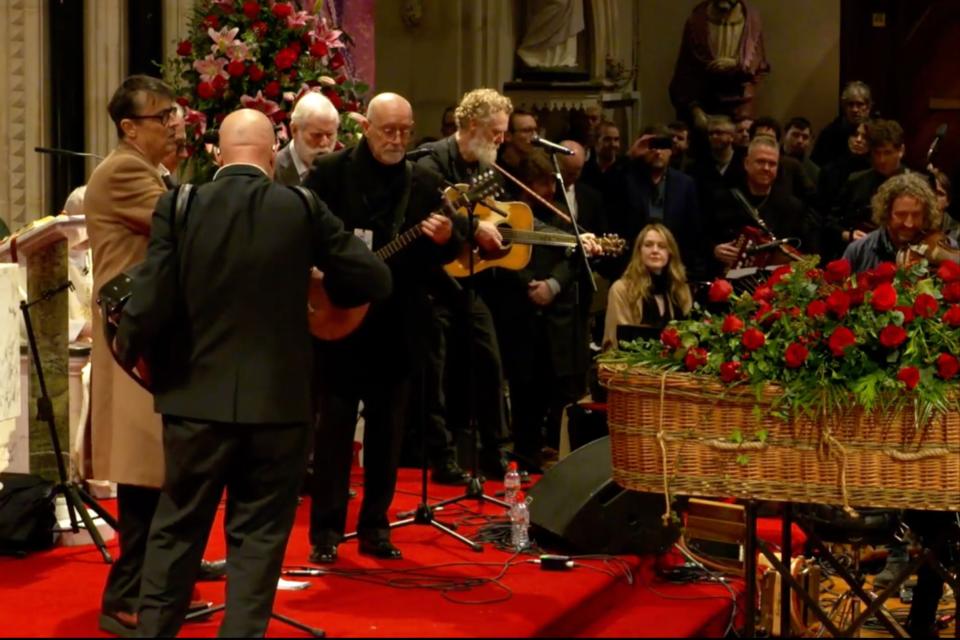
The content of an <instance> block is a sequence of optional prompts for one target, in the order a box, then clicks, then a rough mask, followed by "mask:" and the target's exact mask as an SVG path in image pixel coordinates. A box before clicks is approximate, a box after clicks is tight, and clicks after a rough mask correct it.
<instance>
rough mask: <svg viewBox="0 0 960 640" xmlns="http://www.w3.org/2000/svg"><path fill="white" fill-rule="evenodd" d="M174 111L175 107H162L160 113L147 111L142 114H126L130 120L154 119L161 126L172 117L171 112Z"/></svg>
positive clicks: (175, 110)
mask: <svg viewBox="0 0 960 640" xmlns="http://www.w3.org/2000/svg"><path fill="white" fill-rule="evenodd" d="M176 112H177V108H176V107H169V108H167V109H164V110H163V111H161V112H160V113H149V114H144V115H135V116H127V118H129V119H130V120H156V121H157V122H159V123H160V124H161V125H162V126H164V127H165V126H167V125H168V124H169V123H170V118H172V117H173V114H175V113H176Z"/></svg>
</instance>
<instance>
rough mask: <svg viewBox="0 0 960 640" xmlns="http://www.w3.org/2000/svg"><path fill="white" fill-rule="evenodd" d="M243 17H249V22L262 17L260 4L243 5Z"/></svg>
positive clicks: (249, 3) (247, 3)
mask: <svg viewBox="0 0 960 640" xmlns="http://www.w3.org/2000/svg"><path fill="white" fill-rule="evenodd" d="M243 15H245V16H247V20H254V19H256V17H257V16H258V15H260V3H259V2H250V1H249V0H248V1H247V2H244V3H243Z"/></svg>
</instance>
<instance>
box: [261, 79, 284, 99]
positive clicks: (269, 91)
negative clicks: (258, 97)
mask: <svg viewBox="0 0 960 640" xmlns="http://www.w3.org/2000/svg"><path fill="white" fill-rule="evenodd" d="M263 95H265V96H267V97H268V98H276V97H277V96H278V95H280V83H279V82H277V81H276V80H272V81H270V82H268V83H267V86H265V87H264V88H263Z"/></svg>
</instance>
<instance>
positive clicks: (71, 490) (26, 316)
mask: <svg viewBox="0 0 960 640" xmlns="http://www.w3.org/2000/svg"><path fill="white" fill-rule="evenodd" d="M67 288H73V284H72V283H71V282H70V281H69V280H67V281H66V282H64V283H63V284H62V285H60V286H59V287H56V288H54V289H50V290H48V291H45V292H43V294H41V296H40V297H39V298H37V299H36V300H32V301H30V302H27V301H26V300H21V301H20V311H21V312H22V313H23V323H24V325H25V326H26V329H27V341H28V342H29V343H30V352H31V353H32V354H33V365H34V368H35V369H36V371H37V384H38V388H39V390H40V395H39V397H38V398H37V419H39V420H43V421H45V422H46V423H47V426H48V427H49V428H50V442H51V443H52V444H53V453H54V456H55V457H56V459H57V474H58V477H59V478H60V481H59V482H58V483H57V484H56V485H54V487H53V495H57V494H62V495H63V499H64V500H65V501H66V503H67V514H68V515H69V517H70V530H71V531H73V533H80V525H79V524H78V523H77V512H79V513H80V518H81V520H82V521H83V527H84V528H85V529H86V530H87V533H89V534H90V538H91V539H92V540H93V543H94V544H95V545H97V549H98V550H99V551H100V555H101V556H103V561H104V562H106V563H107V564H110V563H112V562H113V557H111V555H110V553H109V552H108V551H107V545H106V544H104V542H103V536H101V535H100V531H99V530H98V529H97V527H96V526H95V525H94V524H93V519H92V518H91V517H90V514H89V513H88V512H87V510H86V508H85V507H84V504H86V505H87V506H89V507H90V508H91V509H93V510H94V512H96V514H97V515H98V516H100V517H101V518H103V521H104V522H106V523H107V524H108V525H110V526H111V527H113V528H114V529H116V528H117V521H116V519H114V517H113V516H111V515H110V514H109V513H107V511H106V510H105V509H104V508H103V507H101V506H100V505H99V504H98V503H97V501H96V500H94V498H93V496H91V495H90V494H88V493H87V492H86V491H84V490H83V488H82V487H80V486H79V485H78V484H77V483H75V482H73V481H72V480H70V479H69V478H68V476H67V469H66V465H64V463H63V450H62V449H61V448H60V438H59V436H58V435H57V425H56V421H55V419H54V415H53V402H51V400H50V395H49V394H48V393H47V383H46V380H45V379H44V377H43V365H42V364H41V363H40V351H39V349H38V348H37V339H36V336H35V335H34V333H33V323H32V322H31V321H30V307H32V306H33V305H35V304H38V303H40V302H43V301H44V300H49V299H50V298H52V297H53V296H55V295H57V294H58V293H60V292H61V291H63V290H65V289H67Z"/></svg>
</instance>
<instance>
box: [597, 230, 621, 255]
mask: <svg viewBox="0 0 960 640" xmlns="http://www.w3.org/2000/svg"><path fill="white" fill-rule="evenodd" d="M597 244H599V245H600V248H601V249H603V255H604V256H612V257H616V256H619V255H622V254H623V252H624V251H626V250H627V241H626V240H624V239H623V238H621V237H620V236H618V235H616V234H614V233H605V234H603V235H602V236H601V237H599V238H597Z"/></svg>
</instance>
